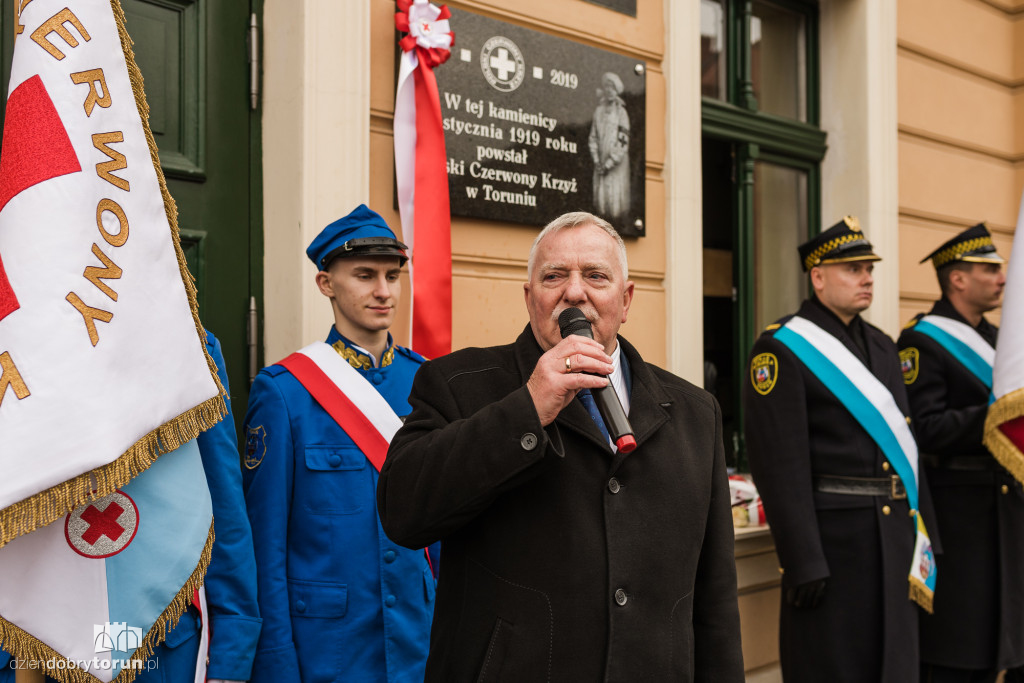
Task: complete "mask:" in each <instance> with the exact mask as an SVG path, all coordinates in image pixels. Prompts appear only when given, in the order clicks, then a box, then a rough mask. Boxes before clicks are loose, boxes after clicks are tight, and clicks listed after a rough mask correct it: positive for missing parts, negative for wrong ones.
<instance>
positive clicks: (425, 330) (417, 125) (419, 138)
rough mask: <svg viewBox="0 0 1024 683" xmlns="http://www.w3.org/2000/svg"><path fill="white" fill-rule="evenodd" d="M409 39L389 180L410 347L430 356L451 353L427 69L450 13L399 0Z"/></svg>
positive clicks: (443, 176) (438, 133)
mask: <svg viewBox="0 0 1024 683" xmlns="http://www.w3.org/2000/svg"><path fill="white" fill-rule="evenodd" d="M396 4H397V6H398V10H399V11H398V12H397V13H396V14H395V26H396V27H397V28H398V30H399V31H401V32H403V33H406V34H407V35H406V36H405V37H404V38H402V39H401V40H400V41H399V43H398V44H399V46H400V47H401V48H402V55H401V58H400V59H401V62H400V65H399V70H398V87H397V90H396V93H395V124H394V131H395V178H396V184H397V190H398V210H399V214H400V216H401V218H402V239H403V240H405V242H406V244H408V245H409V252H410V259H409V274H410V279H411V281H412V340H411V344H410V346H411V347H412V348H414V349H416V350H417V351H418V352H419V353H421V354H423V355H425V356H427V357H428V358H436V357H438V356H443V355H444V354H446V353H449V352H450V351H451V349H452V241H451V211H450V207H449V202H448V168H447V156H446V154H445V147H444V131H443V130H442V128H441V100H440V96H439V95H438V91H437V80H436V79H435V77H434V71H433V69H434V68H435V67H437V66H439V65H441V64H443V63H444V62H445V61H446V60H447V59H448V57H449V56H450V55H451V47H452V44H453V43H454V42H455V36H454V34H452V32H451V28H450V27H449V25H448V17H449V16H451V13H450V12H449V11H448V8H447V7H445V6H443V5H442V6H441V7H440V8H439V7H436V6H434V5H432V4H431V3H429V2H427V0H397V2H396Z"/></svg>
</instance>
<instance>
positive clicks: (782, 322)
mask: <svg viewBox="0 0 1024 683" xmlns="http://www.w3.org/2000/svg"><path fill="white" fill-rule="evenodd" d="M792 317H793V316H791V315H787V316H785V317H782V318H779V319H778V320H776V321H775V322H773V323H772V324H770V325H765V328H764V330H762V331H761V334H774V333H775V331H776V330H778V329H779V328H780V327H782V326H783V325H785V324H786V323H788V322H789V319H790V318H792Z"/></svg>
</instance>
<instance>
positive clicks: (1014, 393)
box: [985, 196, 1024, 482]
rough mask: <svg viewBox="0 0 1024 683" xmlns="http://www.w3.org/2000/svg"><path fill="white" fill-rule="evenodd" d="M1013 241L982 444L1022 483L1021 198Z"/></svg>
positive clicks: (1023, 256)
mask: <svg viewBox="0 0 1024 683" xmlns="http://www.w3.org/2000/svg"><path fill="white" fill-rule="evenodd" d="M1013 238H1014V239H1013V249H1012V252H1011V254H1010V263H1009V265H1008V266H1007V273H1006V289H1005V293H1004V295H1003V314H1002V318H1001V325H1000V329H999V339H998V340H997V342H996V359H995V363H994V364H993V366H992V395H993V397H994V398H995V402H994V403H993V404H992V405H991V406H989V409H988V416H987V417H986V418H985V445H986V446H988V449H989V450H990V451H992V455H994V456H995V458H996V460H998V461H999V462H1000V463H1001V464H1002V465H1003V467H1005V468H1006V469H1008V470H1009V471H1010V473H1011V474H1013V476H1014V477H1015V478H1016V479H1017V480H1018V481H1022V482H1024V196H1022V197H1021V205H1020V211H1019V212H1018V215H1017V231H1016V232H1015V233H1014V234H1013Z"/></svg>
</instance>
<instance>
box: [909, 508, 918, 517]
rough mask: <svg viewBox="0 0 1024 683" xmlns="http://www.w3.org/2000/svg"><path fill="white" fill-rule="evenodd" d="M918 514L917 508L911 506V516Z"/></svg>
mask: <svg viewBox="0 0 1024 683" xmlns="http://www.w3.org/2000/svg"><path fill="white" fill-rule="evenodd" d="M916 514H917V510H915V509H914V508H910V516H911V517H913V516H914V515H916Z"/></svg>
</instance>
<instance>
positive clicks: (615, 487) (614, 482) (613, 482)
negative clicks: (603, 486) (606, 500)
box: [608, 477, 621, 493]
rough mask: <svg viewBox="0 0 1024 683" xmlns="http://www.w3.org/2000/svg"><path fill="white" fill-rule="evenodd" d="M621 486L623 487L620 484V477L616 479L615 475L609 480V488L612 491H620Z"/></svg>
mask: <svg viewBox="0 0 1024 683" xmlns="http://www.w3.org/2000/svg"><path fill="white" fill-rule="evenodd" d="M620 488H621V487H620V486H619V480H618V479H616V478H615V477H612V478H611V479H609V480H608V490H609V491H611V492H612V493H618V492H619V489H620Z"/></svg>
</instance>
